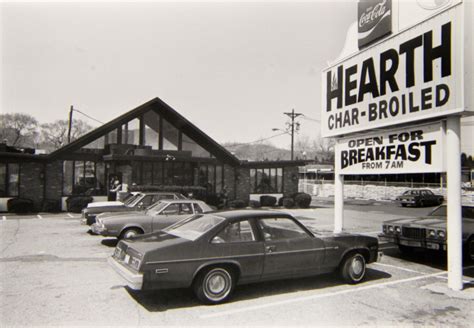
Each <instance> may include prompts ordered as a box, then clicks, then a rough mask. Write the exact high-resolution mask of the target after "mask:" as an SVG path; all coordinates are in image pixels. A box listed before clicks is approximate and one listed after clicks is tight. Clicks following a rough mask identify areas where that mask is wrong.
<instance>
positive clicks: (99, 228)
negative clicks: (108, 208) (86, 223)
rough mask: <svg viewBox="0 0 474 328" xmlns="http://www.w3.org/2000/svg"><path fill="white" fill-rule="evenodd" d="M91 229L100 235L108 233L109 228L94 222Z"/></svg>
mask: <svg viewBox="0 0 474 328" xmlns="http://www.w3.org/2000/svg"><path fill="white" fill-rule="evenodd" d="M91 230H92V232H93V233H95V234H98V235H106V234H107V229H106V228H105V227H103V226H100V225H98V224H97V223H94V224H93V225H91Z"/></svg>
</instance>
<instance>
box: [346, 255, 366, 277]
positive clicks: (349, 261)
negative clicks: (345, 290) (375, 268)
mask: <svg viewBox="0 0 474 328" xmlns="http://www.w3.org/2000/svg"><path fill="white" fill-rule="evenodd" d="M340 270H341V276H342V279H344V281H345V282H347V283H349V284H356V283H359V282H361V281H362V280H363V279H364V277H365V271H366V264H365V258H364V256H363V255H362V254H361V253H359V252H355V253H351V254H349V255H348V256H346V257H345V258H344V260H343V261H342V263H341V267H340Z"/></svg>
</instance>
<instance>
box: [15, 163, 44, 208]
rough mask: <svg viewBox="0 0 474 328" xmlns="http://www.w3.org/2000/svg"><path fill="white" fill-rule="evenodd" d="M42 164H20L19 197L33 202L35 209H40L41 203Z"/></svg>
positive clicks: (42, 186)
mask: <svg viewBox="0 0 474 328" xmlns="http://www.w3.org/2000/svg"><path fill="white" fill-rule="evenodd" d="M42 175H44V164H43V163H38V162H24V163H21V168H20V186H19V188H20V190H19V191H20V193H19V195H20V197H21V198H29V199H31V200H33V202H34V206H35V209H38V210H39V209H41V205H42V203H43V188H44V185H43V183H44V182H43V177H42Z"/></svg>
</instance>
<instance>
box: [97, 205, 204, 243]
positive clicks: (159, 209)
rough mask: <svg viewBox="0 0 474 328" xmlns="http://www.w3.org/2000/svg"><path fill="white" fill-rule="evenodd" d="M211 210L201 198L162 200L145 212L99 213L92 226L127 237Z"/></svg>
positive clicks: (103, 231) (161, 227)
mask: <svg viewBox="0 0 474 328" xmlns="http://www.w3.org/2000/svg"><path fill="white" fill-rule="evenodd" d="M211 211H213V209H212V208H211V207H210V206H209V205H207V204H206V203H204V202H203V201H200V200H194V199H179V200H162V201H160V202H158V203H156V204H155V205H154V206H152V207H150V208H148V209H147V210H146V211H145V212H131V213H122V214H118V215H110V214H107V215H104V216H102V215H99V216H97V219H96V221H97V222H96V223H94V224H93V225H92V227H91V228H92V232H94V233H96V234H99V235H102V236H107V237H117V238H119V239H127V238H130V237H133V236H135V235H139V234H144V233H149V232H153V231H157V230H162V229H164V228H166V227H168V226H170V225H172V224H174V223H176V222H178V221H180V220H182V219H184V218H187V217H188V216H191V215H193V214H199V213H207V212H211ZM104 214H105V213H104Z"/></svg>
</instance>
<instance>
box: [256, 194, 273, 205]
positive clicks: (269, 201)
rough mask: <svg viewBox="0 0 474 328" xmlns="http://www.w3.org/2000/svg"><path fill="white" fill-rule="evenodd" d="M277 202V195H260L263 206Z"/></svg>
mask: <svg viewBox="0 0 474 328" xmlns="http://www.w3.org/2000/svg"><path fill="white" fill-rule="evenodd" d="M276 202H277V199H276V197H273V196H267V195H263V196H260V204H262V206H275V204H276Z"/></svg>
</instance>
